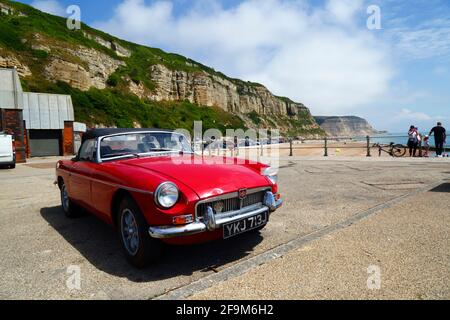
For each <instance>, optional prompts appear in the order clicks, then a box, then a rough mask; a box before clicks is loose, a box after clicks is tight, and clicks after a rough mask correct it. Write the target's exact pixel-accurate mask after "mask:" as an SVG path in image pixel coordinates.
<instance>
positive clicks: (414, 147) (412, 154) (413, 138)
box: [408, 126, 419, 157]
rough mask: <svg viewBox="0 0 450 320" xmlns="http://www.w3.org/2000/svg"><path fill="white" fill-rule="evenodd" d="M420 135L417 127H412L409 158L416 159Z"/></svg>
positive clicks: (409, 134)
mask: <svg viewBox="0 0 450 320" xmlns="http://www.w3.org/2000/svg"><path fill="white" fill-rule="evenodd" d="M418 136H419V133H418V132H417V130H416V127H415V126H411V127H410V128H409V132H408V148H409V156H410V157H415V156H416V153H417V146H418V145H419V138H418Z"/></svg>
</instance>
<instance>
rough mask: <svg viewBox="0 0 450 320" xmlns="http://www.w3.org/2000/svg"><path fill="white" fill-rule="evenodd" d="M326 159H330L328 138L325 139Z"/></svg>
mask: <svg viewBox="0 0 450 320" xmlns="http://www.w3.org/2000/svg"><path fill="white" fill-rule="evenodd" d="M323 156H324V157H328V137H325V154H324V155H323Z"/></svg>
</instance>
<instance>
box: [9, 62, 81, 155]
mask: <svg viewBox="0 0 450 320" xmlns="http://www.w3.org/2000/svg"><path fill="white" fill-rule="evenodd" d="M74 129H75V130H74ZM77 130H84V131H85V130H86V126H85V125H83V124H78V123H75V116H74V110H73V105H72V99H71V97H70V96H69V95H58V94H49V93H33V92H23V90H22V86H21V84H20V79H19V76H18V74H17V70H16V69H2V68H0V131H5V132H9V133H11V134H13V135H14V138H15V141H16V156H17V162H25V161H26V158H27V157H30V156H31V157H35V156H58V155H71V154H74V153H75V152H76V151H77V150H76V148H78V146H79V143H78V140H80V139H79V137H78V135H79V132H80V131H77Z"/></svg>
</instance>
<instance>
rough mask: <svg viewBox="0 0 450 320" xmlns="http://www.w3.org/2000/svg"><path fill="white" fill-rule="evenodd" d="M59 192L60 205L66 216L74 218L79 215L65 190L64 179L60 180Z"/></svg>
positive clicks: (77, 209)
mask: <svg viewBox="0 0 450 320" xmlns="http://www.w3.org/2000/svg"><path fill="white" fill-rule="evenodd" d="M60 193H61V206H62V209H63V211H64V214H65V215H66V217H68V218H75V217H77V216H79V208H78V207H77V206H76V205H75V204H74V203H73V201H72V200H70V198H69V193H68V191H67V187H66V184H65V183H64V181H63V182H61V186H60Z"/></svg>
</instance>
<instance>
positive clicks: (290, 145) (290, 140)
mask: <svg viewBox="0 0 450 320" xmlns="http://www.w3.org/2000/svg"><path fill="white" fill-rule="evenodd" d="M289 148H290V153H289V157H292V156H294V153H293V150H292V138H289Z"/></svg>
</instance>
